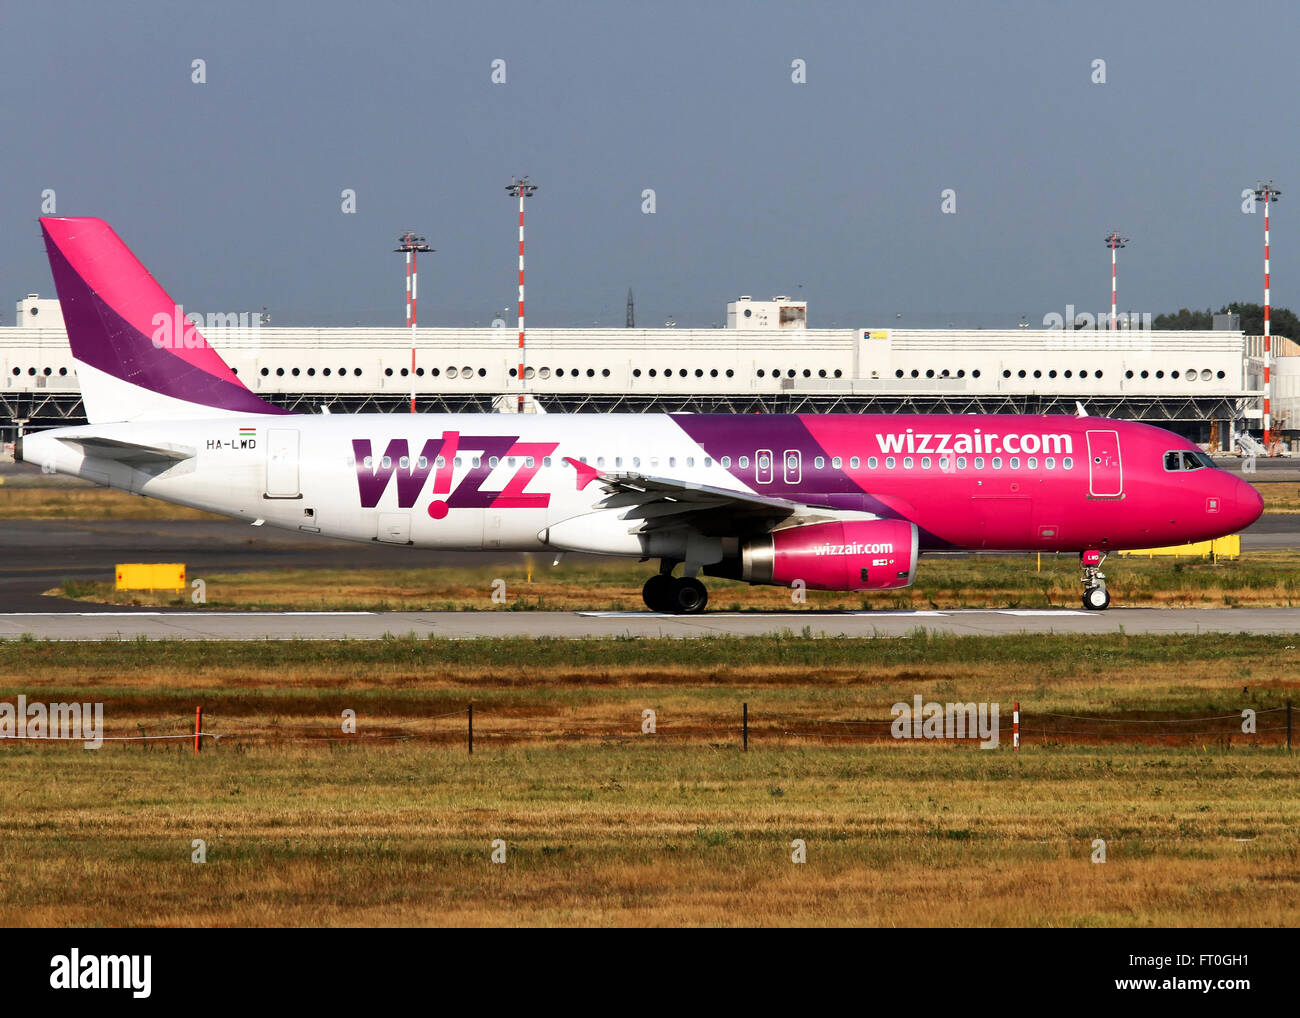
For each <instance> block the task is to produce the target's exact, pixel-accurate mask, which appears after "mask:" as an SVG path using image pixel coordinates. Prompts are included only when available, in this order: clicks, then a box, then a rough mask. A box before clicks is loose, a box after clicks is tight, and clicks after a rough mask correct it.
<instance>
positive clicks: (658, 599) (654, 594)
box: [641, 573, 677, 612]
mask: <svg viewBox="0 0 1300 1018" xmlns="http://www.w3.org/2000/svg"><path fill="white" fill-rule="evenodd" d="M676 582H677V581H676V580H674V579H673V578H672V577H671V576H668V575H665V574H664V573H655V574H654V576H652V577H650V579H648V580H646V581H645V586H644V587H642V588H641V599H642V600H643V601H645V606H646V607H647V608H649V609H650V610H651V611H652V612H671V611H676V608H675V607H674V604H673V585H674V584H675V583H676Z"/></svg>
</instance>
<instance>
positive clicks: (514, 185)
mask: <svg viewBox="0 0 1300 1018" xmlns="http://www.w3.org/2000/svg"><path fill="white" fill-rule="evenodd" d="M506 190H507V191H508V192H509V193H510V196H511V197H512V198H518V199H519V406H518V410H519V413H521V414H522V413H523V412H524V365H525V363H526V362H527V357H526V356H525V353H524V199H525V198H531V197H532V196H533V192H534V191H536V190H537V185H536V184H530V183H528V178H527V177H516V178H515V179H514V180H512V181H511V182H510V183H509V184H507V185H506Z"/></svg>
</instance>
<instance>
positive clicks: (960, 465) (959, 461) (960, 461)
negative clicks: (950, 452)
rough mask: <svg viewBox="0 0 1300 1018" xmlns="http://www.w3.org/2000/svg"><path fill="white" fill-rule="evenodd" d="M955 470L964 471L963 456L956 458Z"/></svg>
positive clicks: (964, 460)
mask: <svg viewBox="0 0 1300 1018" xmlns="http://www.w3.org/2000/svg"><path fill="white" fill-rule="evenodd" d="M957 469H958V470H965V469H966V457H965V456H958V457H957Z"/></svg>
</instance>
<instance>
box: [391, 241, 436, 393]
mask: <svg viewBox="0 0 1300 1018" xmlns="http://www.w3.org/2000/svg"><path fill="white" fill-rule="evenodd" d="M393 250H394V251H399V252H402V253H404V254H405V255H406V327H407V328H408V329H410V330H411V413H415V329H416V322H417V321H418V319H419V315H418V314H417V308H416V301H417V299H418V297H419V286H418V282H419V278H420V252H421V251H427V252H429V253H430V254H432V253H433V250H434V249H433V248H431V247H430V246H429V245H428V243H427V242H426V241H425V239H424V238H423V237H421V236H418V235H417V234H414V233H412V232H411V231H410V230H407V231H405V232H404V233H403V234H402V235H401V236H399V237H398V238H397V247H395V248H393Z"/></svg>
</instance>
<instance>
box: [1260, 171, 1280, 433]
mask: <svg viewBox="0 0 1300 1018" xmlns="http://www.w3.org/2000/svg"><path fill="white" fill-rule="evenodd" d="M1281 197H1282V192H1281V191H1279V190H1278V189H1277V188H1276V187H1274V186H1273V181H1271V180H1270V181H1269V182H1268V183H1267V184H1256V185H1255V200H1256V201H1262V202H1263V203H1264V444H1265V445H1268V444H1269V442H1270V441H1271V440H1272V439H1271V434H1270V433H1271V432H1272V430H1273V420H1272V417H1271V416H1270V415H1269V396H1270V395H1271V394H1272V393H1271V389H1272V384H1271V382H1272V380H1271V375H1272V369H1273V340H1272V328H1271V326H1270V323H1269V320H1268V311H1269V269H1268V256H1269V250H1268V207H1269V205H1270V204H1272V203H1273V202H1275V201H1277V200H1278V199H1279V198H1281Z"/></svg>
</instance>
